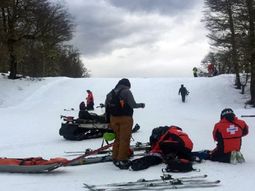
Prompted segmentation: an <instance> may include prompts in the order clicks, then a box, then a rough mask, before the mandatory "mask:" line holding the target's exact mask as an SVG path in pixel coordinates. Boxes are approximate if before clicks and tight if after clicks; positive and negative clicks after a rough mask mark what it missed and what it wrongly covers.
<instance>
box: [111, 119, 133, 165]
mask: <svg viewBox="0 0 255 191" xmlns="http://www.w3.org/2000/svg"><path fill="white" fill-rule="evenodd" d="M110 127H111V128H112V130H113V131H114V133H115V134H116V137H115V140H114V144H113V151H112V159H113V160H128V158H129V154H130V153H129V146H130V139H131V134H132V127H133V118H132V117H130V116H111V118H110Z"/></svg>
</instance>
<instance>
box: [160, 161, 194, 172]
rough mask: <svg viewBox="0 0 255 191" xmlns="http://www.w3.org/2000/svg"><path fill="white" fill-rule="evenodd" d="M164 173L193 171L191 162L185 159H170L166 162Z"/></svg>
mask: <svg viewBox="0 0 255 191" xmlns="http://www.w3.org/2000/svg"><path fill="white" fill-rule="evenodd" d="M166 164H167V167H166V168H165V170H166V172H190V171H193V170H195V169H194V168H193V166H192V162H191V161H189V160H187V159H178V158H175V159H171V160H167V161H166Z"/></svg>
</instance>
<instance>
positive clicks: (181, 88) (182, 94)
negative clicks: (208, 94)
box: [178, 84, 189, 103]
mask: <svg viewBox="0 0 255 191" xmlns="http://www.w3.org/2000/svg"><path fill="white" fill-rule="evenodd" d="M178 94H179V95H180V94H181V96H182V102H183V103H184V102H185V97H186V96H187V95H189V91H188V90H187V89H186V88H185V87H184V85H183V84H182V85H181V87H180V89H179V92H178Z"/></svg>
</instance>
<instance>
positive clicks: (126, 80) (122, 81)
mask: <svg viewBox="0 0 255 191" xmlns="http://www.w3.org/2000/svg"><path fill="white" fill-rule="evenodd" d="M117 85H124V86H127V87H129V88H130V87H131V84H130V82H129V80H128V79H127V78H122V79H121V80H120V81H119V82H118V84H117Z"/></svg>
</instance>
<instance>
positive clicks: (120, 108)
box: [105, 78, 145, 169]
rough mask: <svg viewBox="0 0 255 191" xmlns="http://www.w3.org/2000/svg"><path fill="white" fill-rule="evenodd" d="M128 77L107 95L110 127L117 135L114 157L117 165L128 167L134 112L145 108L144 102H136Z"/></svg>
mask: <svg viewBox="0 0 255 191" xmlns="http://www.w3.org/2000/svg"><path fill="white" fill-rule="evenodd" d="M130 88H131V84H130V82H129V80H128V79H126V78H123V79H121V80H120V81H119V82H118V84H117V85H116V86H115V88H114V89H113V90H112V91H111V92H110V93H109V94H107V96H106V101H105V106H106V116H109V117H108V118H110V119H109V121H110V125H109V126H110V128H111V129H112V130H113V131H114V133H115V135H116V137H115V140H114V144H113V150H112V159H113V163H114V165H115V166H117V167H119V168H120V169H128V168H129V166H130V161H129V160H128V159H129V153H130V151H129V146H130V139H131V133H132V126H133V112H134V109H136V108H144V107H145V104H144V103H136V101H135V99H134V97H133V94H132V92H131V91H130Z"/></svg>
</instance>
